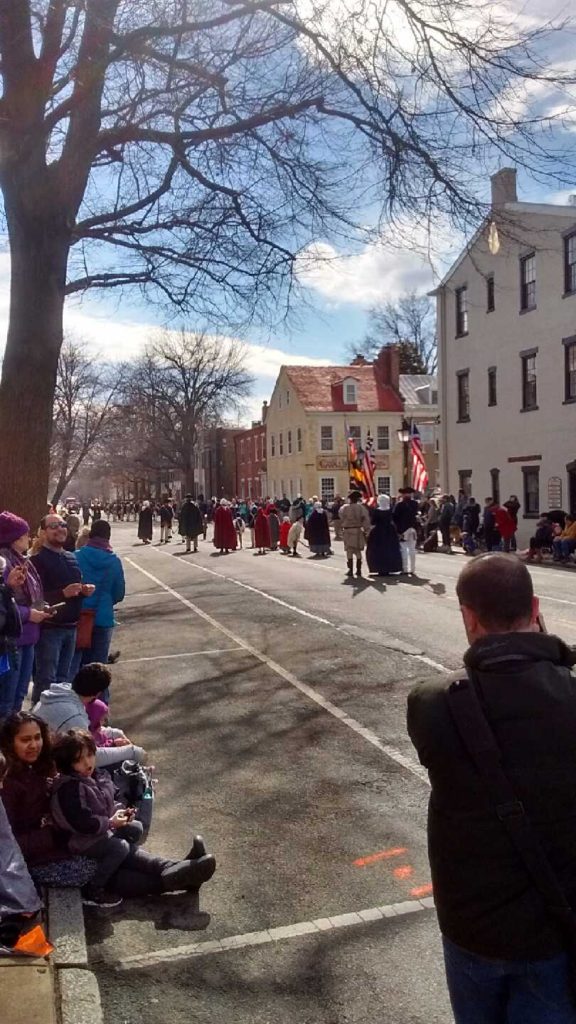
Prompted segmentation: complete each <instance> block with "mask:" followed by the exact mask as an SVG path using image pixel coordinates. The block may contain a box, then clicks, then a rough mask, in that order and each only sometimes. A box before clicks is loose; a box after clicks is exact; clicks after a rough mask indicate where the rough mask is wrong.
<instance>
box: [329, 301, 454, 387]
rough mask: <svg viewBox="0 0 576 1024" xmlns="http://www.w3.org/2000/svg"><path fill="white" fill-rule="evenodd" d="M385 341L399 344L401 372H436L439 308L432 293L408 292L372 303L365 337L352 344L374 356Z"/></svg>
mask: <svg viewBox="0 0 576 1024" xmlns="http://www.w3.org/2000/svg"><path fill="white" fill-rule="evenodd" d="M383 345H397V346H398V349H399V351H400V373H436V369H437V366H438V357H437V346H436V309H435V306H434V303H433V302H432V300H431V299H430V298H429V297H428V295H418V293H417V292H414V291H411V292H407V293H406V294H405V295H402V296H400V298H399V299H397V300H396V301H395V302H384V303H382V304H380V305H376V306H372V308H371V309H370V311H369V314H368V329H367V331H366V334H365V335H364V338H363V339H362V341H361V342H360V343H359V344H357V345H351V346H350V347H349V355H350V356H351V357H354V356H355V355H357V354H358V353H361V354H362V355H363V356H364V357H365V358H366V359H368V360H373V359H375V358H376V356H377V355H378V353H379V351H380V349H381V348H382V346H383Z"/></svg>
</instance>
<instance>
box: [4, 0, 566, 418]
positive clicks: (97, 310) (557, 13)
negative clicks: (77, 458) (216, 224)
mask: <svg viewBox="0 0 576 1024" xmlns="http://www.w3.org/2000/svg"><path fill="white" fill-rule="evenodd" d="M306 2H307V0H299V3H300V4H302V5H304V7H305V5H306ZM337 2H338V0H331V3H333V4H334V5H335V6H336V5H337ZM573 3H574V0H570V2H568V0H489V7H490V9H491V10H493V11H496V12H498V13H500V14H504V15H505V16H506V17H507V18H510V20H511V21H512V22H514V19H516V18H518V19H520V21H523V22H524V23H526V24H531V23H539V24H542V23H543V22H544V21H545V20H546V19H548V18H562V17H563V16H571V15H572V13H573V12H572V6H573ZM326 11H328V12H329V13H331V12H333V8H331V7H326ZM573 54H574V34H573V33H570V32H565V33H561V34H559V35H558V36H557V37H556V38H555V40H554V41H553V43H551V50H550V53H546V54H544V55H543V56H544V58H545V63H546V65H555V64H556V65H557V64H558V63H559V62H562V63H563V64H564V66H565V67H566V65H567V64H568V65H570V66H571V67H573V69H574V72H575V74H576V59H575V58H574V56H573ZM571 93H574V95H571ZM568 105H571V107H572V110H575V109H576V87H574V89H571V90H568V91H566V90H565V91H564V93H563V94H562V95H559V94H558V92H557V90H552V89H550V87H549V86H547V85H546V83H529V88H528V89H527V91H526V94H525V95H524V96H523V97H522V98H521V99H520V98H519V97H517V96H514V97H512V96H507V97H506V98H505V107H506V112H507V114H508V115H509V116H510V117H523V116H525V115H527V114H529V115H530V116H531V115H533V114H540V113H546V114H548V113H551V112H552V111H553V110H556V111H559V110H565V109H566V107H567V106H568ZM575 129H576V118H574V117H573V116H572V118H571V120H569V121H565V123H564V125H563V130H562V133H561V136H560V134H556V133H555V138H556V139H558V138H560V137H562V139H563V140H564V141H566V140H567V142H568V144H569V145H571V144H573V143H576V134H575ZM553 142H554V137H552V138H551V144H552V143H553ZM496 166H497V165H494V168H493V169H495V168H496ZM479 188H481V189H482V192H483V194H482V196H480V198H481V199H483V200H486V201H487V200H488V197H489V177H488V172H486V175H485V178H484V183H483V185H482V184H481V185H480V186H479ZM574 191H575V192H576V160H575V172H574ZM568 192H569V189H566V190H565V191H564V192H563V193H560V192H556V193H555V192H551V186H550V184H548V186H543V185H541V184H538V183H537V182H535V181H531V180H529V179H528V178H527V177H526V175H523V174H520V175H519V198H520V199H523V200H527V201H532V202H538V201H540V202H542V201H544V202H563V201H566V198H567V194H568ZM463 241H464V239H463V237H462V236H461V235H458V233H457V232H455V231H454V229H451V228H450V226H449V225H448V224H446V223H445V224H440V225H439V226H438V225H437V226H436V230H435V234H434V238H433V240H432V242H431V241H430V239H429V238H428V236H427V234H426V231H425V229H424V227H423V226H422V225H421V224H420V223H419V222H418V221H416V220H415V221H413V222H410V221H406V222H405V223H404V224H402V225H396V226H395V227H394V228H393V229H387V230H386V231H385V233H384V236H383V239H382V244H381V245H379V246H376V245H374V244H373V245H369V246H366V247H365V248H364V249H360V250H358V248H356V249H355V251H354V252H353V253H352V252H348V253H347V252H346V244H345V243H344V242H342V240H339V242H338V243H336V244H337V245H338V248H335V247H334V246H333V244H332V243H331V242H330V240H329V239H325V238H318V239H316V242H315V246H316V254H317V255H318V256H319V257H321V259H320V260H319V262H318V263H317V264H316V265H311V264H310V262H309V261H307V262H306V263H305V264H304V263H303V264H302V265H301V267H300V282H301V284H302V286H303V294H302V300H301V301H298V302H297V303H296V306H295V309H294V319H293V320H292V322H291V323H289V324H288V325H281V326H280V327H278V328H276V329H275V330H274V331H273V332H270V333H269V334H265V333H264V332H263V331H262V330H258V329H254V330H252V331H249V332H248V333H247V336H246V338H245V341H246V345H247V358H248V365H249V367H250V369H251V371H252V373H253V374H254V376H255V378H256V383H255V388H254V398H253V401H252V402H251V403H250V407H249V408H247V410H246V413H245V416H244V420H249V419H250V418H251V417H252V416H255V415H256V414H257V413H258V410H259V408H260V405H261V402H262V400H263V399H265V398H266V399H267V398H269V397H270V394H271V392H272V389H273V386H274V382H275V380H276V376H277V374H278V370H279V368H280V366H281V365H282V363H285V362H292V363H295V362H310V363H322V362H324V363H328V362H343V361H345V359H346V357H347V348H348V346H349V345H351V344H356V343H358V345H359V346H360V343H361V339H362V336H363V335H364V333H365V331H366V326H367V313H368V310H369V308H370V306H372V305H374V304H376V303H378V302H383V301H387V300H392V301H394V300H395V299H397V298H399V297H400V296H401V295H402V294H404V293H405V292H406V291H408V290H412V289H414V290H416V291H419V292H423V291H426V290H429V289H430V288H431V287H433V285H434V283H435V282H436V281H437V280H438V279H439V278H440V277H441V276H442V274H443V273H444V271H445V270H446V267H447V265H449V263H450V262H451V261H452V259H453V258H454V256H455V254H456V252H457V251H458V249H459V248H460V247H461V246H462V244H463ZM8 281H9V259H8V256H7V254H6V253H5V252H4V253H2V251H1V246H0V339H1V338H2V337H3V336H4V335H5V329H6V323H7V316H8ZM165 315H166V314H165V311H163V310H162V309H161V308H160V307H159V306H158V305H157V304H155V303H154V302H152V301H150V302H145V301H144V300H142V298H141V297H140V295H139V293H138V292H136V291H135V292H134V293H132V294H130V293H125V294H123V295H122V296H120V294H119V293H118V294H115V293H114V292H105V293H102V294H101V295H100V296H98V293H88V294H87V295H86V296H85V297H84V298H83V299H82V300H80V299H78V298H74V299H73V300H72V301H70V302H69V304H68V306H67V310H66V326H67V329H68V330H69V331H71V332H74V333H75V334H77V335H79V336H81V337H84V338H85V339H86V340H87V341H88V342H89V343H90V344H91V346H92V347H93V349H94V351H95V352H99V353H101V354H102V356H103V358H105V359H106V360H110V359H112V360H117V359H125V358H130V357H133V356H135V355H137V354H138V353H139V352H140V351H141V350H142V348H143V346H144V345H145V343H146V340H147V338H149V337H150V335H151V333H152V332H153V330H154V329H155V328H156V327H159V326H161V325H162V323H163V320H164V318H165ZM171 326H173V327H178V326H180V320H179V319H175V320H174V321H173V322H172V324H171ZM186 326H187V327H189V328H190V329H192V330H193V329H202V328H203V327H204V326H206V325H205V324H202V323H194V322H188V323H186ZM0 347H1V341H0Z"/></svg>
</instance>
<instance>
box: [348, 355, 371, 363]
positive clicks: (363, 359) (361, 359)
mask: <svg viewBox="0 0 576 1024" xmlns="http://www.w3.org/2000/svg"><path fill="white" fill-rule="evenodd" d="M368 365H369V364H368V360H367V359H366V356H363V355H362V353H361V352H358V354H357V355H355V356H354V359H353V360H352V362H351V363H350V366H368Z"/></svg>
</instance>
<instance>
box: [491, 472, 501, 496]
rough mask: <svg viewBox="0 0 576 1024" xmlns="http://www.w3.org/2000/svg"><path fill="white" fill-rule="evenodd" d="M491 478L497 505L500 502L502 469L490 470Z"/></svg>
mask: <svg viewBox="0 0 576 1024" xmlns="http://www.w3.org/2000/svg"><path fill="white" fill-rule="evenodd" d="M490 480H491V483H492V497H493V499H494V501H495V502H496V504H497V505H499V504H500V470H499V469H491V470H490Z"/></svg>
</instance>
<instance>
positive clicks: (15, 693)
mask: <svg viewBox="0 0 576 1024" xmlns="http://www.w3.org/2000/svg"><path fill="white" fill-rule="evenodd" d="M33 664H34V644H25V645H24V646H23V647H17V648H16V651H15V652H14V668H13V669H12V671H11V672H8V673H7V674H6V676H3V677H2V679H1V681H0V718H7V717H8V715H11V714H12V713H13V712H14V711H20V709H21V707H22V703H23V701H24V698H25V696H26V694H27V693H28V685H29V683H30V679H31V678H32V666H33Z"/></svg>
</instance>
